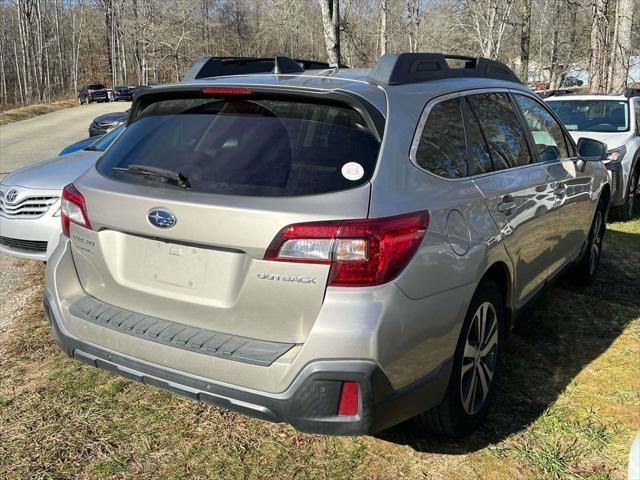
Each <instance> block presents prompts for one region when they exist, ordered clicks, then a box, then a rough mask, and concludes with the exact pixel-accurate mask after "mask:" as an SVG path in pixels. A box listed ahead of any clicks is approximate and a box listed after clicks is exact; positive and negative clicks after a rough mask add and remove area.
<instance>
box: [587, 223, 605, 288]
mask: <svg viewBox="0 0 640 480" xmlns="http://www.w3.org/2000/svg"><path fill="white" fill-rule="evenodd" d="M602 225H603V224H602V210H598V211H597V212H596V218H594V219H593V240H592V241H591V255H590V259H589V274H591V275H593V274H594V273H595V271H596V268H597V267H598V262H599V261H600V253H601V252H602V240H603V232H602V230H603V229H602Z"/></svg>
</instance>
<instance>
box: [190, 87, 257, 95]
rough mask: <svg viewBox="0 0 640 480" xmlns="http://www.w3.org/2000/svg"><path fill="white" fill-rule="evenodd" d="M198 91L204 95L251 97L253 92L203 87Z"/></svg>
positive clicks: (244, 89) (231, 88) (239, 88)
mask: <svg viewBox="0 0 640 480" xmlns="http://www.w3.org/2000/svg"><path fill="white" fill-rule="evenodd" d="M200 91H201V92H202V93H204V94H205V95H253V90H251V89H250V88H244V87H204V88H201V89H200Z"/></svg>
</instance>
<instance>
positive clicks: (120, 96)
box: [113, 86, 133, 102]
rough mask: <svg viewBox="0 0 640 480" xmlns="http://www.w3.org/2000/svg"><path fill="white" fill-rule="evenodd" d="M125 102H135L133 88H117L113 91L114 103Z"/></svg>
mask: <svg viewBox="0 0 640 480" xmlns="http://www.w3.org/2000/svg"><path fill="white" fill-rule="evenodd" d="M118 100H124V101H126V102H130V101H131V100H133V88H132V87H122V86H120V87H115V88H114V89H113V101H114V102H117V101H118Z"/></svg>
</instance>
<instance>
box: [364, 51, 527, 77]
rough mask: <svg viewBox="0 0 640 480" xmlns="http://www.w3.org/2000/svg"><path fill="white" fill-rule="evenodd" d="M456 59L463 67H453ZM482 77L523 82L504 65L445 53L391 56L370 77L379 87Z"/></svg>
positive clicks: (493, 61) (384, 57) (393, 54)
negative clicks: (452, 64) (451, 64)
mask: <svg viewBox="0 0 640 480" xmlns="http://www.w3.org/2000/svg"><path fill="white" fill-rule="evenodd" d="M447 60H451V61H452V62H451V63H456V62H455V60H459V61H461V63H462V64H461V66H459V67H458V66H456V67H452V66H450V65H449V62H447ZM465 77H476V78H477V77H480V78H494V79H498V80H507V81H510V82H517V83H521V82H520V79H519V78H518V76H517V75H516V74H515V73H513V71H512V70H511V69H510V68H509V67H507V66H506V65H505V64H504V63H502V62H498V61H496V60H489V59H487V58H482V57H467V56H463V55H444V54H442V53H387V54H386V55H383V56H382V57H381V58H380V60H378V63H376V65H375V67H373V70H371V73H370V74H369V81H371V82H372V83H375V84H377V85H404V84H408V83H419V82H427V81H431V80H442V79H446V78H465Z"/></svg>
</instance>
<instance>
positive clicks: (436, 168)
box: [415, 98, 467, 178]
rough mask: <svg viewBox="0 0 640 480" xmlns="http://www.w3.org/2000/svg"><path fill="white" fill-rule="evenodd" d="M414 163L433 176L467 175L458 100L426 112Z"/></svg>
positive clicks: (440, 104)
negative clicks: (426, 116) (427, 113)
mask: <svg viewBox="0 0 640 480" xmlns="http://www.w3.org/2000/svg"><path fill="white" fill-rule="evenodd" d="M415 160H416V163H417V164H418V165H419V166H420V167H422V168H424V169H425V170H429V171H430V172H432V173H435V174H436V175H439V176H441V177H448V178H459V177H464V176H466V175H467V150H466V144H465V137H464V124H463V121H462V112H461V111H460V101H459V100H458V99H457V98H452V99H449V100H444V101H442V102H440V103H437V104H436V105H434V107H433V108H432V109H431V111H430V112H429V116H428V118H427V121H426V123H425V126H424V129H423V130H422V134H421V135H420V141H419V143H418V148H417V150H416V159H415Z"/></svg>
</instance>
